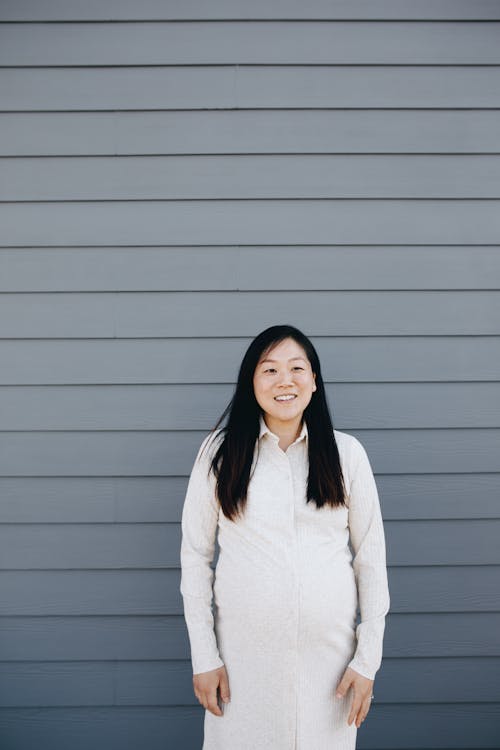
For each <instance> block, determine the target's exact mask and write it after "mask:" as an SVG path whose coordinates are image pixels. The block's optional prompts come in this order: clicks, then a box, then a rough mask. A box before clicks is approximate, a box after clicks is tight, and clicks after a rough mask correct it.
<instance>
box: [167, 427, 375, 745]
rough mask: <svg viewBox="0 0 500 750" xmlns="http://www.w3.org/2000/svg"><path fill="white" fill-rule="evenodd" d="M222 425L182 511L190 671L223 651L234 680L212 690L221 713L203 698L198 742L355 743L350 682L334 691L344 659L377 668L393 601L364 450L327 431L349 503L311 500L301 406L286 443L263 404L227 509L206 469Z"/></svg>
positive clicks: (367, 669)
mask: <svg viewBox="0 0 500 750" xmlns="http://www.w3.org/2000/svg"><path fill="white" fill-rule="evenodd" d="M221 435H222V433H221V431H219V434H218V436H216V438H215V440H213V441H212V438H213V436H211V435H207V437H206V438H205V439H204V441H203V443H202V445H201V447H200V450H199V451H198V455H197V457H196V460H195V463H194V466H193V469H192V472H191V475H190V478H189V483H188V488H187V492H186V497H185V501H184V507H183V512H182V544H181V585H180V591H181V594H182V597H183V603H184V616H185V620H186V625H187V628H188V633H189V640H190V646H191V661H192V668H193V674H197V673H199V672H206V671H209V670H212V669H216V668H217V667H220V666H222V665H223V664H224V665H225V667H226V671H227V674H228V680H229V688H230V693H231V701H230V703H227V704H225V703H222V702H219V705H220V706H221V708H222V711H223V716H215V715H214V714H212V713H211V712H210V711H208V710H205V717H204V743H203V748H202V750H256V749H257V748H258V750H354V748H355V745H356V733H357V728H356V725H355V723H354V722H353V723H352V724H351V725H350V726H349V725H348V724H347V718H348V714H349V709H350V705H351V701H352V690H351V689H350V690H348V692H347V693H346V695H345V697H344V698H340V699H338V698H336V697H335V690H336V687H337V685H338V683H339V681H340V679H341V678H342V675H343V673H344V671H345V669H346V668H347V667H348V666H350V667H352V669H354V670H356V671H357V672H359V673H360V674H362V675H364V676H365V677H369V678H370V679H374V677H375V673H376V672H377V670H378V669H379V667H380V664H381V661H382V645H383V636H384V628H385V617H386V614H387V612H388V611H389V604H390V599H389V588H388V581H387V568H386V548H385V538H384V529H383V521H382V515H381V510H380V503H379V498H378V493H377V488H376V484H375V480H374V477H373V473H372V469H371V466H370V462H369V460H368V457H367V454H366V451H365V449H364V447H363V446H362V444H361V443H360V442H359V440H358V439H357V438H355V437H354V436H353V435H350V434H348V433H346V432H340V431H339V430H335V431H334V435H335V440H336V442H337V446H338V449H339V453H340V459H341V466H342V470H343V474H344V478H345V481H346V486H347V491H348V500H347V502H348V507H345V508H344V507H342V508H332V507H331V506H323V507H322V508H320V509H318V508H317V506H316V505H315V503H314V502H313V501H310V502H309V503H307V502H306V499H307V495H306V484H307V474H308V452H307V440H308V432H307V426H306V423H305V420H304V421H303V426H302V430H301V433H300V435H299V437H298V438H297V439H296V440H295V442H294V443H292V444H291V445H290V446H289V447H288V449H287V450H286V451H283V450H282V449H281V448H280V447H279V444H278V442H279V438H278V436H277V435H275V434H274V433H272V432H271V431H270V430H269V428H268V427H267V425H266V423H265V421H264V419H263V417H262V416H261V417H260V434H259V438H258V440H257V441H256V445H255V453H254V463H253V471H254V473H253V475H251V479H250V483H249V489H248V500H247V506H246V510H245V515H244V518H243V519H239V520H237V521H236V522H235V521H230V520H229V519H227V518H226V517H225V516H224V514H223V513H222V510H221V509H220V507H219V505H218V503H217V501H216V496H215V478H214V476H213V473H211V474H210V478H207V471H208V466H209V461H210V457H212V456H213V455H214V452H215V449H216V446H217V445H218V444H219V442H218V439H219V437H221ZM210 441H212V442H211V443H210V446H209V449H208V450H205V451H204V452H203V455H202V456H201V452H202V449H203V448H204V446H205V444H206V443H207V442H210ZM217 534H218V544H219V550H220V551H219V557H218V560H217V565H216V568H215V575H214V571H213V570H212V567H211V566H210V563H211V562H212V560H213V557H214V551H215V539H216V535H217ZM349 543H350V546H351V549H352V551H351V549H350V548H349ZM212 598H213V611H212ZM358 606H359V610H360V623H359V624H358V625H357V626H356V611H357V608H358Z"/></svg>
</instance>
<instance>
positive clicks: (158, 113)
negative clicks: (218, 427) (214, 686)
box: [0, 0, 500, 750]
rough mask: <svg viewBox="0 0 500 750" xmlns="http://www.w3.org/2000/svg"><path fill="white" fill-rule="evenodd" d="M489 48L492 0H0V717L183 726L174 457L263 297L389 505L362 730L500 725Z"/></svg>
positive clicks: (450, 747)
mask: <svg viewBox="0 0 500 750" xmlns="http://www.w3.org/2000/svg"><path fill="white" fill-rule="evenodd" d="M499 65H500V3H498V2H491V1H490V2H488V1H485V0H478V1H477V2H473V0H469V1H466V0H436V1H434V2H430V0H421V1H420V2H415V0H411V2H410V1H409V0H400V1H399V2H396V1H395V0H371V2H368V1H367V0H365V1H363V0H351V2H346V1H345V0H344V1H342V0H331V2H325V1H322V0H309V2H307V3H306V2H303V0H302V1H301V2H298V0H287V2H280V0H265V1H264V0H255V1H254V2H246V3H244V2H236V1H234V2H230V0H213V1H212V2H210V3H207V2H203V1H202V0H189V1H188V0H186V1H184V0H182V2H181V1H180V0H178V1H177V2H172V1H170V2H168V1H167V0H165V1H163V2H161V0H141V2H138V1H137V0H135V1H134V2H132V0H124V1H122V2H119V0H99V1H97V0H91V1H90V2H89V1H85V0H69V1H68V2H63V0H41V1H40V2H35V0H2V2H1V3H0V66H1V67H0V245H1V246H0V360H1V367H0V430H1V432H0V565H1V572H0V615H1V620H0V662H1V663H0V747H1V748H2V750H32V749H33V750H34V749H35V748H36V750H39V748H40V747H43V748H50V750H68V749H69V748H71V750H101V749H102V750H115V749H116V750H118V749H120V750H124V749H127V750H143V749H144V748H147V750H160V749H161V750H199V748H200V747H201V737H202V718H203V710H202V708H201V707H200V706H199V705H198V703H197V701H196V699H195V697H194V695H193V692H192V685H191V671H190V663H189V659H188V657H189V650H188V640H187V633H186V630H185V625H184V621H183V617H182V602H181V597H180V593H179V588H178V587H179V578H180V574H179V547H180V515H181V508H182V502H183V497H184V491H185V488H186V483H187V475H188V473H189V471H190V468H191V465H192V461H193V459H194V456H195V453H196V450H197V447H198V446H199V444H200V442H201V440H202V438H203V436H204V434H205V433H206V432H207V431H208V430H209V429H210V427H211V426H213V424H214V423H215V421H216V419H217V417H218V416H219V414H220V412H221V411H222V409H223V408H224V406H225V405H226V403H227V401H228V400H229V398H230V396H231V393H232V389H233V386H234V382H235V379H236V375H237V368H238V366H239V362H240V359H241V356H242V354H243V352H244V350H245V348H246V346H247V345H248V343H249V341H250V339H251V338H252V337H253V336H254V335H256V334H257V333H258V332H259V331H260V330H262V329H263V328H265V327H267V326H269V325H273V324H276V323H285V322H287V323H292V324H294V325H297V326H298V327H299V328H301V329H303V330H304V332H305V333H307V334H308V335H309V336H311V338H312V340H313V342H314V344H315V345H316V347H317V349H318V352H319V354H320V357H321V360H322V366H323V374H324V377H325V380H326V381H327V389H328V395H329V398H330V405H331V407H332V412H333V417H334V424H335V426H336V427H337V428H338V429H340V430H345V431H347V432H351V433H352V434H354V435H356V436H358V437H359V439H360V440H362V441H363V443H364V445H365V446H366V449H367V451H368V453H369V455H370V459H371V461H372V465H373V468H374V471H375V474H376V478H377V484H378V487H379V493H380V498H381V504H382V511H383V515H384V520H385V528H386V536H387V552H388V565H389V578H390V580H389V583H390V589H391V612H390V614H389V617H388V620H387V628H386V638H385V650H384V655H385V658H384V662H383V666H382V668H381V670H380V672H379V673H378V675H377V678H376V684H375V689H374V693H375V701H374V703H373V706H372V709H371V713H370V716H369V718H368V720H367V721H366V723H365V724H364V725H363V726H362V728H361V729H360V730H359V732H358V746H359V748H360V750H363V749H366V750H445V749H446V750H473V749H479V748H482V749H485V748H498V747H499V746H500V728H499V727H500V711H499V705H500V694H499V682H498V673H499V669H500V638H499V633H500V587H499V585H498V581H499V571H500V551H499V545H498V538H499V534H500V499H499V497H500V473H499V461H498V457H499V455H500V384H499V379H500V378H499V375H500V345H499V341H500V339H499V334H500V294H499V280H500V249H499V244H498V243H499V239H500V210H499V199H500V73H499V70H500V68H499ZM235 750H237V748H235ZM256 750H257V749H256ZM290 750H293V749H292V748H290ZM311 750H314V749H312V748H311Z"/></svg>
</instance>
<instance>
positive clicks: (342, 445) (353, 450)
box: [333, 430, 366, 463]
mask: <svg viewBox="0 0 500 750" xmlns="http://www.w3.org/2000/svg"><path fill="white" fill-rule="evenodd" d="M333 434H334V437H335V442H336V443H337V447H338V449H339V454H340V456H341V458H342V459H343V461H345V462H348V463H351V462H353V461H354V462H356V461H358V460H359V458H360V456H362V455H363V454H364V453H366V451H365V448H364V445H363V443H362V442H361V441H360V440H358V438H357V437H355V436H354V435H351V434H350V433H349V432H343V431H342V430H334V431H333Z"/></svg>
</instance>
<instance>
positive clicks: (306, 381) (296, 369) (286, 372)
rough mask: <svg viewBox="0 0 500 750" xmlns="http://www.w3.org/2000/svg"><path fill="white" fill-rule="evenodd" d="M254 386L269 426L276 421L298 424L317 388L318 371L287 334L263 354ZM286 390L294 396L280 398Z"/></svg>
mask: <svg viewBox="0 0 500 750" xmlns="http://www.w3.org/2000/svg"><path fill="white" fill-rule="evenodd" d="M253 388H254V393H255V398H256V399H257V402H258V404H259V406H260V407H261V409H262V410H263V412H264V415H265V416H267V417H268V419H267V422H268V426H269V427H271V424H272V423H273V422H274V421H276V422H289V423H293V424H294V425H295V424H296V422H297V419H302V413H303V411H304V409H305V408H306V406H307V405H308V403H309V401H310V400H311V397H312V394H313V393H314V391H315V390H316V375H315V373H313V371H312V368H311V363H310V362H309V360H308V359H307V355H306V353H305V351H304V349H303V348H302V347H301V346H300V344H298V343H297V342H296V341H295V340H294V339H292V338H287V339H284V340H283V341H281V342H280V343H279V344H277V345H276V346H275V347H274V348H273V349H271V351H270V352H268V353H267V354H264V355H262V357H261V359H260V360H259V362H258V364H257V367H256V368H255V372H254V376H253ZM285 394H286V395H288V394H291V395H293V398H290V399H288V400H284V401H283V400H280V399H279V397H280V396H284V395H285Z"/></svg>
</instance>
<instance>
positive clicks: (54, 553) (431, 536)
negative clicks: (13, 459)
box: [0, 518, 500, 570]
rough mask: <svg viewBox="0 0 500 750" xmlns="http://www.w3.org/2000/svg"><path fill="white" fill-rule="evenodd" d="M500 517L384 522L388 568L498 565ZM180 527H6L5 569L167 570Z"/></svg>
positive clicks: (1, 530) (1, 539)
mask: <svg viewBox="0 0 500 750" xmlns="http://www.w3.org/2000/svg"><path fill="white" fill-rule="evenodd" d="M499 535H500V519H492V518H489V519H476V520H474V519H463V520H455V521H447V520H412V521H388V520H386V521H385V537H386V545H387V563H388V565H389V566H392V567H393V566H400V565H401V566H413V565H414V566H419V565H420V566H425V565H429V566H439V565H447V566H450V565H479V566H483V565H498V566H500V549H499V548H498V543H497V542H498V538H499ZM180 542H181V529H180V523H167V524H160V523H154V524H149V523H140V524H138V523H127V524H123V523H122V524H120V523H113V524H110V523H107V524H84V523H79V524H49V523H48V524H43V523H42V524H8V525H7V524H5V525H2V526H0V549H1V553H0V563H1V568H2V569H3V570H49V569H50V570H66V569H68V570H79V569H82V570H100V569H106V570H122V569H134V570H135V569H152V568H154V569H164V568H172V567H174V568H176V567H178V565H179V555H180Z"/></svg>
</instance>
